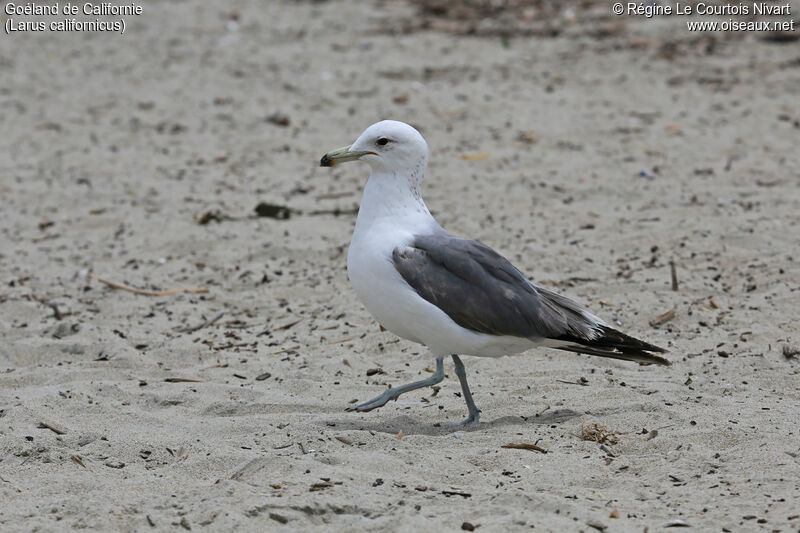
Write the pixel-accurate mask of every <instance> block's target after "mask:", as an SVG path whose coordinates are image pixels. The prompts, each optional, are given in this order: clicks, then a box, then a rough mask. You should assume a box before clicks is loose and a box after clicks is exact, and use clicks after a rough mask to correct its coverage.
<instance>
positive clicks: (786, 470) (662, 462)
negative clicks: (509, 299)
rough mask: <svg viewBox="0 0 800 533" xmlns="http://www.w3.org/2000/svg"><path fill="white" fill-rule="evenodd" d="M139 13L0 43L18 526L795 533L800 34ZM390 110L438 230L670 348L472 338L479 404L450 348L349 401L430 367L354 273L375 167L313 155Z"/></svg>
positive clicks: (293, 14) (185, 6) (462, 12)
mask: <svg viewBox="0 0 800 533" xmlns="http://www.w3.org/2000/svg"><path fill="white" fill-rule="evenodd" d="M141 5H142V6H143V12H142V14H141V15H136V16H127V17H114V16H108V17H103V16H101V17H99V19H100V20H119V19H120V18H124V20H125V31H124V33H122V34H120V33H118V32H113V31H106V32H101V31H97V32H91V31H84V32H78V31H66V32H57V31H44V32H13V33H11V34H3V35H2V36H0V42H1V43H2V45H1V46H0V129H1V130H2V134H1V135H0V199H1V200H0V276H1V277H0V500H2V502H3V504H2V505H0V530H3V531H73V530H89V531H137V532H139V531H184V530H192V531H265V530H268V531H272V530H275V531H308V530H319V531H432V530H440V531H460V530H477V531H481V532H484V531H528V530H532V531H586V532H590V531H639V532H641V531H650V532H653V531H662V530H664V529H665V528H670V529H667V530H671V528H672V527H676V528H680V527H681V526H684V529H690V530H693V531H729V532H733V531H769V532H776V531H783V532H789V531H798V530H800V505H798V502H800V481H799V480H800V429H798V421H800V418H799V416H798V406H800V322H798V309H800V305H798V304H800V170H798V169H800V151H799V150H798V144H799V141H800V106H798V103H799V101H798V87H800V40H797V37H798V36H800V35H799V34H800V28H798V29H797V30H795V31H794V32H793V33H792V32H783V33H782V34H780V35H778V34H776V33H770V32H748V31H744V32H742V31H739V32H722V31H717V32H711V31H709V32H691V31H688V30H687V26H686V20H687V17H685V16H662V17H653V18H650V19H648V18H644V17H636V16H625V15H624V16H619V17H617V16H614V15H613V14H612V13H611V10H610V8H609V6H608V5H606V4H605V3H599V2H583V3H580V2H565V3H564V4H563V6H562V7H560V8H559V9H558V10H556V9H555V8H552V7H548V6H550V3H545V2H538V1H533V0H529V1H523V0H518V1H511V2H509V3H508V5H509V8H508V10H507V11H504V12H499V11H492V10H491V9H489V8H486V7H485V6H484V7H475V6H481V5H483V4H482V3H481V2H478V1H477V0H476V1H473V2H467V3H465V4H464V6H462V7H458V8H456V7H452V8H451V7H448V3H446V2H435V1H432V0H429V1H423V0H416V1H413V2H400V1H369V2H357V1H356V0H330V1H297V2H292V1H288V0H287V1H276V2H269V3H264V2H257V1H255V0H237V1H236V2H231V3H223V4H219V3H217V4H212V3H192V2H181V1H179V2H148V3H143V4H141ZM791 8H792V10H791V14H790V15H782V16H780V17H777V18H776V19H775V20H791V18H792V17H795V18H797V16H798V13H800V4H797V3H796V2H795V3H793V4H792V5H791ZM9 18H14V19H17V20H21V19H24V20H44V21H53V20H58V19H63V17H37V16H21V17H20V16H17V15H13V16H12V15H8V14H2V15H0V19H2V20H1V21H2V22H3V23H4V24H6V23H7V20H8V19H9ZM77 18H78V19H85V20H94V18H95V17H93V16H92V17H89V16H83V15H78V16H77ZM696 18H697V20H728V18H729V17H727V16H723V17H696ZM745 19H747V17H744V18H743V20H745ZM754 20H755V19H754ZM757 20H761V19H757ZM764 20H772V19H769V18H765V19H764ZM384 118H392V119H396V120H401V121H404V122H408V123H410V124H412V125H414V126H415V127H417V128H418V129H419V131H420V132H421V133H422V134H423V135H424V136H425V138H426V139H427V142H428V145H429V147H430V156H429V168H428V172H427V174H426V179H425V182H424V184H423V194H424V196H425V199H426V202H427V205H428V207H429V208H430V209H431V211H432V212H433V214H434V215H435V216H436V217H437V219H438V220H439V222H440V223H441V224H442V225H443V226H444V227H445V228H447V229H448V230H449V231H451V232H453V233H455V234H458V235H463V236H467V237H470V238H474V239H478V240H480V241H482V242H485V243H487V244H489V245H490V246H492V247H493V248H495V249H496V250H497V251H498V252H500V253H502V254H503V255H505V256H506V257H508V258H509V259H510V260H511V261H512V262H513V263H514V264H515V265H516V266H518V267H519V268H520V269H521V270H522V271H523V272H525V273H526V274H527V275H529V276H530V277H531V279H532V280H533V281H534V282H536V283H537V284H541V285H542V286H544V287H547V288H549V289H551V290H555V291H557V292H559V293H562V294H564V295H566V296H569V297H570V298H573V299H575V300H577V301H579V302H582V303H583V304H585V305H587V306H588V307H590V308H591V309H592V310H593V311H594V312H595V313H596V314H598V315H599V316H601V317H602V318H604V319H605V320H606V321H607V322H608V323H610V324H612V325H614V326H615V327H617V328H619V329H620V330H622V331H625V332H627V333H629V334H631V335H634V336H636V337H639V338H642V339H645V340H648V341H649V342H652V343H654V344H657V345H659V346H663V347H665V348H667V349H669V350H670V353H669V354H667V357H668V358H669V359H670V360H671V361H672V363H673V364H672V366H670V367H664V368H661V367H659V368H656V367H646V366H638V365H635V364H630V363H624V362H616V361H609V360H602V359H599V358H594V357H588V356H580V355H574V354H567V353H564V352H557V351H554V350H546V349H542V350H538V351H531V352H528V353H526V354H524V355H521V356H516V357H504V358H498V359H490V358H475V357H465V358H464V362H465V364H466V368H467V374H468V376H469V380H470V384H471V386H472V391H473V394H474V396H475V401H476V403H477V404H478V407H480V408H481V410H482V415H481V422H480V424H477V425H473V426H469V427H466V428H463V429H460V428H452V427H446V426H443V425H442V424H443V423H446V422H453V421H457V420H461V419H462V418H463V417H464V416H466V407H465V405H464V401H463V399H462V398H461V397H460V388H459V385H458V380H457V379H456V377H455V375H454V373H453V368H452V364H451V363H450V362H449V361H447V364H446V367H445V368H446V371H447V373H448V378H447V379H446V380H445V381H444V382H442V383H441V388H440V389H439V390H438V391H436V392H435V391H433V390H431V389H426V390H422V391H419V392H415V393H409V394H407V395H405V396H404V397H402V398H401V400H400V401H398V402H394V403H390V404H389V405H387V406H386V407H384V408H382V409H379V410H376V411H373V412H370V413H366V414H353V413H346V412H345V411H344V409H345V408H346V407H348V406H349V405H351V404H352V402H354V401H356V400H358V401H364V400H367V399H369V398H371V397H373V396H375V395H377V394H379V393H380V392H382V391H383V390H384V389H385V388H386V387H387V386H389V385H393V386H397V385H400V384H403V383H406V382H409V381H412V380H416V379H420V378H422V377H425V376H427V375H429V372H431V371H432V367H433V358H432V356H431V355H430V354H429V352H428V351H427V350H426V349H425V348H424V347H423V346H419V345H416V344H413V343H411V342H407V341H405V340H401V339H398V338H397V337H395V336H394V335H392V334H391V333H389V332H386V331H381V329H380V327H379V325H378V324H377V323H376V322H375V320H374V319H373V318H372V317H371V316H370V315H369V313H368V312H367V311H366V310H365V309H364V307H363V306H362V305H361V303H360V302H359V301H358V299H357V297H356V295H355V293H354V292H353V291H352V290H351V288H350V287H349V283H348V280H347V272H346V256H347V246H348V243H349V240H350V236H351V234H352V230H353V226H354V223H355V217H356V212H357V208H358V205H359V201H360V194H361V190H362V188H363V186H364V183H365V182H366V179H367V177H368V175H369V168H368V167H367V165H365V164H359V163H356V164H348V165H342V166H337V167H335V168H333V169H327V168H319V166H318V165H319V158H320V156H322V154H324V153H325V152H327V151H328V150H331V149H333V148H337V147H340V146H344V145H346V144H349V143H351V142H352V141H353V140H354V139H355V138H356V137H357V136H358V135H359V134H360V133H361V131H362V130H363V129H364V128H365V127H367V126H368V125H370V124H372V123H373V122H376V121H378V120H381V119H384ZM259 206H260V207H259ZM257 208H258V209H257ZM671 263H672V264H674V269H675V276H676V281H677V287H673V282H672V276H671V268H670V264H671ZM120 285H123V287H120ZM129 289H135V290H129ZM674 289H677V290H674ZM160 291H166V293H165V294H163V293H160ZM154 293H155V294H154ZM517 444H523V445H535V446H536V447H538V448H540V450H537V449H535V448H534V449H524V448H525V446H523V447H522V448H519V447H517V448H514V447H511V448H509V447H507V446H508V445H517ZM528 448H532V447H530V446H528ZM545 452H546V453H545Z"/></svg>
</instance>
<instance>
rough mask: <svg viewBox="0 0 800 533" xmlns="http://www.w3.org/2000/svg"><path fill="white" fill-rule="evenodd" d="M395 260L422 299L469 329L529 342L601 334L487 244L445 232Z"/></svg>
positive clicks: (584, 315)
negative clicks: (510, 336) (525, 339)
mask: <svg viewBox="0 0 800 533" xmlns="http://www.w3.org/2000/svg"><path fill="white" fill-rule="evenodd" d="M392 261H393V263H394V266H395V268H396V269H397V271H398V272H399V273H400V275H401V276H402V277H403V279H404V280H405V281H406V282H407V283H408V284H409V285H410V286H411V287H412V288H413V289H414V290H415V291H416V292H417V294H419V295H420V296H421V297H422V298H424V299H425V300H427V301H428V302H430V303H432V304H433V305H435V306H437V307H438V308H440V309H441V310H442V311H444V312H445V313H446V314H447V315H448V316H449V317H450V318H452V319H453V321H454V322H455V323H456V324H458V325H460V326H461V327H463V328H466V329H469V330H472V331H476V332H479V333H486V334H490V335H512V336H515V337H523V338H529V339H542V338H549V339H556V338H560V337H563V336H568V337H575V338H577V339H582V340H590V339H594V338H595V337H597V336H598V335H599V327H600V325H601V324H602V322H599V321H597V320H594V317H593V316H592V315H591V314H589V313H588V312H587V311H586V309H584V308H583V307H582V306H580V305H578V304H577V303H575V302H573V301H572V300H570V299H568V298H564V297H563V296H559V295H558V294H555V293H553V292H551V291H548V290H545V289H541V288H539V287H536V286H534V285H533V284H532V283H531V282H530V281H529V280H528V279H527V278H526V277H525V276H524V275H523V274H522V273H521V272H520V271H519V270H517V269H516V268H515V267H514V265H512V264H511V263H510V262H509V261H508V260H507V259H506V258H504V257H503V256H501V255H500V254H498V253H497V252H495V251H494V250H492V249H491V248H489V247H488V246H486V245H485V244H483V243H480V242H477V241H472V240H469V239H461V238H458V237H455V236H453V235H451V234H449V233H447V232H446V231H444V230H439V231H437V232H435V233H433V234H430V235H419V236H417V237H415V239H414V241H413V242H412V243H411V244H410V245H408V246H405V247H400V248H396V249H395V250H394V252H393V254H392Z"/></svg>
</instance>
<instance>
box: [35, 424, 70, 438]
mask: <svg viewBox="0 0 800 533" xmlns="http://www.w3.org/2000/svg"><path fill="white" fill-rule="evenodd" d="M39 427H40V428H41V429H49V430H50V431H52V432H53V433H55V434H56V435H63V434H64V433H66V432H67V430H65V429H63V428H60V427H58V426H56V425H55V424H49V423H47V422H39Z"/></svg>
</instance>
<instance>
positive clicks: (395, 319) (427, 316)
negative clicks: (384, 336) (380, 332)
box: [347, 235, 536, 357]
mask: <svg viewBox="0 0 800 533" xmlns="http://www.w3.org/2000/svg"><path fill="white" fill-rule="evenodd" d="M382 237H383V238H380V237H378V238H369V236H363V237H362V238H359V239H357V238H354V239H353V242H352V243H351V244H350V250H349V252H348V257H347V272H348V276H349V277H350V283H351V284H352V286H353V289H354V290H355V291H356V294H357V295H358V297H359V299H360V300H361V302H362V303H363V304H364V306H365V307H366V308H367V310H368V311H369V312H370V313H371V314H372V315H373V316H374V317H375V318H376V319H377V321H378V322H379V323H380V324H381V325H382V326H383V327H385V328H386V329H388V330H389V331H391V332H392V333H394V334H395V335H398V336H399V337H403V338H405V339H408V340H411V341H414V342H418V343H420V344H424V345H426V346H428V348H430V349H431V351H433V352H434V353H435V354H437V355H448V354H462V355H477V356H485V357H497V356H501V355H509V354H514V353H518V352H521V351H524V350H527V349H529V348H531V347H533V346H536V343H535V342H532V341H531V340H529V339H522V338H519V337H510V336H497V335H486V334H483V333H476V332H473V331H470V330H467V329H465V328H463V327H461V326H459V325H458V324H456V323H455V322H454V321H453V320H452V319H451V318H450V317H449V316H447V314H446V313H445V312H443V311H442V310H441V309H439V308H438V307H436V306H435V305H433V304H431V303H430V302H428V301H427V300H425V299H423V298H422V297H420V296H419V295H418V294H417V293H416V291H414V289H412V288H411V287H410V286H409V285H408V284H407V283H406V282H405V280H403V278H402V277H401V276H400V274H399V273H398V272H397V270H395V267H394V265H393V264H392V250H394V249H395V248H396V247H397V246H403V245H405V244H407V243H408V242H410V240H411V236H410V235H409V236H408V238H402V237H401V238H397V239H387V238H386V236H385V235H383V236H382Z"/></svg>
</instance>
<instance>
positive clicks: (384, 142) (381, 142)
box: [375, 137, 389, 146]
mask: <svg viewBox="0 0 800 533" xmlns="http://www.w3.org/2000/svg"><path fill="white" fill-rule="evenodd" d="M375 143H376V144H378V145H380V146H386V145H387V144H389V139H387V138H386V137H381V138H380V139H378V140H377V141H375Z"/></svg>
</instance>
